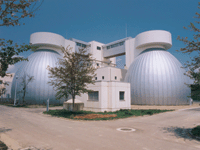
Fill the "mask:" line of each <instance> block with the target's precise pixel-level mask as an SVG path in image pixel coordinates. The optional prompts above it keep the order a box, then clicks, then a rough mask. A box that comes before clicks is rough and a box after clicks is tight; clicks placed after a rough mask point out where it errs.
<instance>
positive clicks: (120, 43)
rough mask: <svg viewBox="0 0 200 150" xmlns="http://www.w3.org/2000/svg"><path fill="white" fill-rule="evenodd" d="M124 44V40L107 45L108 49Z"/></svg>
mask: <svg viewBox="0 0 200 150" xmlns="http://www.w3.org/2000/svg"><path fill="white" fill-rule="evenodd" d="M122 45H124V41H123V42H119V43H116V44H113V45H110V46H107V49H110V48H114V47H117V46H122Z"/></svg>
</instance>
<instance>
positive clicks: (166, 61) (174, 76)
mask: <svg viewBox="0 0 200 150" xmlns="http://www.w3.org/2000/svg"><path fill="white" fill-rule="evenodd" d="M159 37H160V38H159ZM143 39H144V40H143ZM136 41H137V42H138V43H139V44H138V43H136V45H137V44H138V45H137V47H136V48H138V49H139V48H141V47H142V46H143V48H144V47H145V46H146V47H150V48H147V49H144V50H143V52H141V53H140V54H139V55H138V56H137V57H136V58H135V59H134V61H133V62H132V63H131V65H130V67H129V69H128V72H127V74H126V77H125V81H126V82H129V83H130V84H131V104H139V105H186V104H189V98H188V96H190V95H191V90H190V88H189V87H188V86H187V85H186V84H190V83H191V80H190V78H189V77H187V76H186V75H184V73H185V69H183V68H182V65H181V63H180V62H179V61H178V60H177V59H176V58H175V57H174V56H173V55H172V54H170V53H169V52H167V51H166V49H169V48H170V47H171V46H170V45H171V34H170V33H169V32H167V31H159V30H156V31H147V32H143V33H141V34H139V35H138V36H137V37H136ZM143 41H144V42H143ZM153 45H157V46H156V47H154V48H153ZM159 45H160V48H159Z"/></svg>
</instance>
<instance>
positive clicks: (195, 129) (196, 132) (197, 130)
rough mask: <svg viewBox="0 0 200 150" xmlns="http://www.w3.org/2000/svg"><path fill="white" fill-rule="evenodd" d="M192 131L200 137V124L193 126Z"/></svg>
mask: <svg viewBox="0 0 200 150" xmlns="http://www.w3.org/2000/svg"><path fill="white" fill-rule="evenodd" d="M191 132H192V134H193V135H194V136H198V137H200V126H197V127H195V128H193V129H192V131H191Z"/></svg>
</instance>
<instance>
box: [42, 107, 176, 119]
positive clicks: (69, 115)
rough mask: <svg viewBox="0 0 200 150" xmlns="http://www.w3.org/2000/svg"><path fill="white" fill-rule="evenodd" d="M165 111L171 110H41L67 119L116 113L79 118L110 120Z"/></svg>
mask: <svg viewBox="0 0 200 150" xmlns="http://www.w3.org/2000/svg"><path fill="white" fill-rule="evenodd" d="M167 111H173V110H158V109H154V110H152V109H151V110H150V109H148V110H134V109H130V110H128V109H123V110H119V111H115V112H91V111H75V112H73V111H68V110H64V109H62V110H49V111H48V112H46V111H45V112H43V113H44V114H50V115H52V116H57V117H64V118H69V119H77V118H76V116H84V115H89V114H100V115H112V114H116V117H103V118H94V119H89V118H83V119H81V120H112V119H119V118H127V117H131V116H143V115H153V114H157V113H162V112H167ZM77 120H78V119H77Z"/></svg>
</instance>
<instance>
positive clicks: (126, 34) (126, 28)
mask: <svg viewBox="0 0 200 150" xmlns="http://www.w3.org/2000/svg"><path fill="white" fill-rule="evenodd" d="M126 38H127V23H126Z"/></svg>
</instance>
